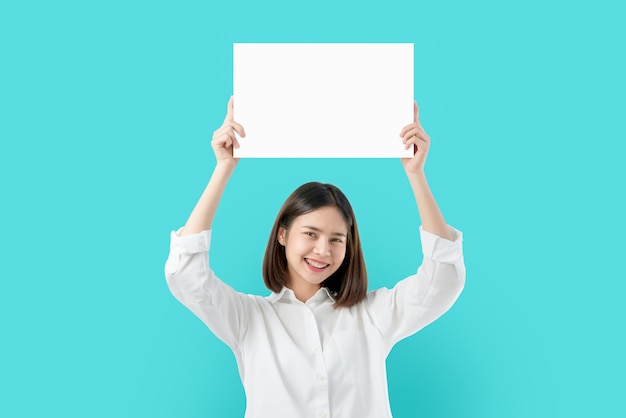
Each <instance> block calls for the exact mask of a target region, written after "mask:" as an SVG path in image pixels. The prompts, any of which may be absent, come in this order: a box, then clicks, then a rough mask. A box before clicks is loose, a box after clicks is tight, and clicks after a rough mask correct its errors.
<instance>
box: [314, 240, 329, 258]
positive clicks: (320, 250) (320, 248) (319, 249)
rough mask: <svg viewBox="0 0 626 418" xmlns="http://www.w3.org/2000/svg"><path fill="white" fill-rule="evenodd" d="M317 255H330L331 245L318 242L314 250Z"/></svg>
mask: <svg viewBox="0 0 626 418" xmlns="http://www.w3.org/2000/svg"><path fill="white" fill-rule="evenodd" d="M313 252H314V253H315V254H319V255H322V256H329V255H330V245H329V244H328V243H327V242H326V241H325V240H318V241H317V243H316V244H315V248H314V249H313Z"/></svg>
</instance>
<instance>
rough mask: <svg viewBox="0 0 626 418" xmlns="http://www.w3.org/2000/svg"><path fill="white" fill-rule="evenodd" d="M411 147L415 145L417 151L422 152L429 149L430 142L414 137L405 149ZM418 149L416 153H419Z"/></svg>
mask: <svg viewBox="0 0 626 418" xmlns="http://www.w3.org/2000/svg"><path fill="white" fill-rule="evenodd" d="M411 145H415V146H416V147H417V149H420V150H427V149H428V141H426V140H424V139H422V138H419V137H417V136H414V137H413V138H412V139H410V140H409V141H407V142H406V144H405V145H404V149H409V147H410V146H411ZM417 149H416V150H415V151H417Z"/></svg>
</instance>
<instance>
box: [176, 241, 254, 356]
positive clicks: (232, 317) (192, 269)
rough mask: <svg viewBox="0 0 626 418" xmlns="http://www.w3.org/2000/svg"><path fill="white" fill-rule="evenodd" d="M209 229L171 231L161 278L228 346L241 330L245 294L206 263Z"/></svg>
mask: <svg viewBox="0 0 626 418" xmlns="http://www.w3.org/2000/svg"><path fill="white" fill-rule="evenodd" d="M210 242H211V231H210V230H207V231H203V232H200V233H198V234H192V235H186V236H183V237H180V236H178V231H176V232H174V231H172V233H171V238H170V253H169V257H168V258H167V261H166V262H165V278H166V281H167V285H168V287H169V289H170V291H171V292H172V294H173V295H174V296H175V297H176V299H178V300H179V301H180V302H181V303H182V304H183V305H185V306H186V307H187V308H189V310H191V311H192V312H193V313H194V314H196V316H197V317H198V318H200V319H201V320H202V322H204V323H205V324H206V325H207V326H208V327H209V329H210V330H211V331H212V332H213V333H214V334H215V335H216V336H217V337H218V338H219V339H220V340H222V341H224V342H225V343H226V344H227V345H228V346H229V347H231V349H233V350H234V349H235V348H236V347H237V345H238V344H239V341H241V336H242V335H243V333H244V331H245V330H244V326H243V324H244V323H245V321H243V316H244V314H245V312H246V307H247V303H246V302H247V301H248V299H249V298H248V296H247V295H245V294H242V293H238V292H236V291H235V290H234V289H233V288H231V287H230V286H228V285H227V284H226V283H224V282H222V281H221V280H220V279H218V278H217V276H215V274H214V273H213V271H212V270H211V268H210V267H209V254H208V253H209V247H210Z"/></svg>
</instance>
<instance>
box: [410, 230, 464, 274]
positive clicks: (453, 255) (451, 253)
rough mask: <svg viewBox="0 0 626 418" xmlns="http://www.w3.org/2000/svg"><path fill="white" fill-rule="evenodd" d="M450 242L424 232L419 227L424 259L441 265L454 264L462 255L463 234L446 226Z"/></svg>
mask: <svg viewBox="0 0 626 418" xmlns="http://www.w3.org/2000/svg"><path fill="white" fill-rule="evenodd" d="M448 229H449V231H450V233H451V234H452V240H447V239H445V238H442V237H440V236H439V235H435V234H433V233H431V232H428V231H424V230H423V229H422V227H421V226H420V238H421V240H422V252H423V253H424V257H428V258H431V259H433V260H435V261H438V262H441V263H450V264H453V263H455V262H456V261H457V260H458V258H459V256H460V255H462V254H463V233H462V232H461V231H459V230H458V229H455V228H453V227H451V226H450V225H448Z"/></svg>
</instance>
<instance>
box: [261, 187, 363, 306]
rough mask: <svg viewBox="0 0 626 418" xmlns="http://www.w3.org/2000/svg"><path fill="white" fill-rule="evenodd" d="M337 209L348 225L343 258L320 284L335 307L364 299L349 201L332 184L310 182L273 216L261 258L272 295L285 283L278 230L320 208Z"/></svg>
mask: <svg viewBox="0 0 626 418" xmlns="http://www.w3.org/2000/svg"><path fill="white" fill-rule="evenodd" d="M328 206H330V207H336V208H337V209H339V212H341V215H342V217H343V219H344V220H345V222H346V225H347V226H348V237H347V240H346V256H345V258H344V260H343V263H341V266H339V268H338V269H337V271H336V272H334V273H333V274H332V275H331V276H330V277H329V278H327V279H326V280H324V281H323V282H322V286H323V287H326V288H327V289H328V290H329V291H330V293H331V294H332V295H333V297H334V298H335V305H334V306H335V308H339V307H350V306H353V305H355V304H357V303H359V302H361V301H362V300H363V299H365V296H366V294H367V271H366V269H365V260H364V259H363V251H362V249H361V240H360V238H359V230H358V228H357V225H356V218H355V216H354V212H353V210H352V206H351V205H350V202H348V198H346V196H345V195H344V194H343V192H342V191H341V190H339V189H338V188H337V187H335V186H333V185H332V184H323V183H318V182H311V183H306V184H303V185H302V186H300V187H298V188H297V189H296V190H295V191H294V192H293V193H292V194H291V195H290V196H289V197H288V198H287V200H286V201H285V203H283V206H282V207H281V208H280V211H279V212H278V216H276V221H275V222H274V226H273V227H272V232H270V237H269V240H268V242H267V248H266V249H265V257H264V258H263V281H264V282H265V286H267V288H268V289H270V290H271V291H273V292H276V293H278V292H280V290H281V289H282V288H283V286H284V285H285V284H286V283H287V279H288V277H289V273H288V270H287V257H286V256H285V247H283V246H282V245H280V243H279V242H278V231H279V229H280V228H285V229H286V230H289V228H290V227H291V224H292V223H293V221H294V220H295V219H296V218H297V217H298V216H300V215H304V214H305V213H309V212H313V211H314V210H316V209H320V208H323V207H328Z"/></svg>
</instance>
